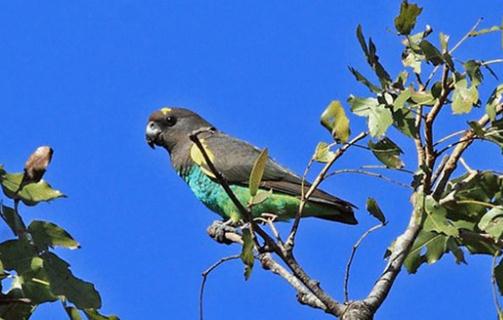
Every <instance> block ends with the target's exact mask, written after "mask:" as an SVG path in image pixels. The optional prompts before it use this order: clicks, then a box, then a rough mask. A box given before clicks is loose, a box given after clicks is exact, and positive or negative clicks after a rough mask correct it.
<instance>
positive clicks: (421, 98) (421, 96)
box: [411, 90, 435, 105]
mask: <svg viewBox="0 0 503 320" xmlns="http://www.w3.org/2000/svg"><path fill="white" fill-rule="evenodd" d="M411 100H412V101H413V102H414V103H415V104H417V105H432V104H433V103H434V101H435V98H434V97H433V95H432V94H431V92H429V91H413V90H412V92H411Z"/></svg>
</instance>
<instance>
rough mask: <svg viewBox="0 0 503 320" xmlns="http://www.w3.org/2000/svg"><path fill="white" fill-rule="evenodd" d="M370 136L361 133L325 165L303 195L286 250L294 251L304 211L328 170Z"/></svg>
mask: <svg viewBox="0 0 503 320" xmlns="http://www.w3.org/2000/svg"><path fill="white" fill-rule="evenodd" d="M367 135H368V133H367V132H361V133H360V134H359V135H357V136H356V137H355V138H353V139H352V140H351V141H349V142H347V143H345V144H344V145H343V146H342V147H341V148H339V149H338V150H337V151H336V152H335V154H334V156H333V158H332V159H331V160H330V161H329V162H327V163H326V164H325V166H324V167H323V169H322V170H321V171H320V173H319V174H318V176H317V177H316V179H315V180H314V181H313V184H312V185H311V187H310V188H309V190H308V191H307V192H306V194H305V195H302V197H301V200H300V205H299V210H298V211H297V214H296V215H295V220H294V222H293V224H292V228H291V230H290V234H289V235H288V238H287V240H286V243H285V248H286V250H287V251H291V250H292V249H293V246H294V243H295V236H296V235H297V231H298V229H299V224H300V218H301V217H302V211H303V210H304V207H305V205H306V203H307V201H308V200H309V197H311V195H312V194H313V192H314V191H315V190H316V188H318V186H319V185H320V184H321V183H322V182H323V180H324V179H325V176H326V175H327V174H328V170H330V168H331V167H332V165H333V164H334V163H335V161H337V159H339V158H340V157H341V156H342V155H343V154H344V153H345V152H346V150H348V149H349V148H350V147H351V146H352V145H354V144H355V143H356V142H358V141H360V140H361V139H363V138H365V137H366V136H367Z"/></svg>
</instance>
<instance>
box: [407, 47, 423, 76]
mask: <svg viewBox="0 0 503 320" xmlns="http://www.w3.org/2000/svg"><path fill="white" fill-rule="evenodd" d="M424 59H425V56H424V55H422V54H418V53H415V52H414V51H412V50H410V49H406V50H405V51H404V52H403V53H402V64H403V66H404V67H410V68H412V70H414V73H417V74H420V73H421V62H422V61H423V60H424Z"/></svg>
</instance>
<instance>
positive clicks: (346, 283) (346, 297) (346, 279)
mask: <svg viewBox="0 0 503 320" xmlns="http://www.w3.org/2000/svg"><path fill="white" fill-rule="evenodd" d="M385 225H386V224H385V223H380V224H378V225H375V226H373V227H371V228H370V229H368V230H367V231H365V233H363V234H362V235H361V237H360V238H359V239H358V241H356V243H355V244H354V245H353V249H352V250H351V255H350V256H349V260H348V263H347V264H346V272H345V274H344V302H345V303H347V302H348V301H349V289H348V287H349V276H350V271H351V265H352V264H353V259H354V258H355V255H356V251H357V250H358V248H359V247H360V245H361V244H362V242H363V240H365V238H367V236H368V235H369V234H371V233H372V232H374V231H376V230H377V229H380V228H382V227H384V226H385Z"/></svg>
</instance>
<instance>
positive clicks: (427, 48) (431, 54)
mask: <svg viewBox="0 0 503 320" xmlns="http://www.w3.org/2000/svg"><path fill="white" fill-rule="evenodd" d="M419 47H420V48H421V51H423V53H424V56H425V58H426V60H427V61H429V62H431V63H432V64H433V65H434V66H438V65H439V64H442V63H443V62H444V57H443V56H442V53H440V51H439V50H438V49H437V48H436V47H435V46H434V45H432V44H431V43H430V42H429V41H428V40H423V41H421V42H420V43H419Z"/></svg>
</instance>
